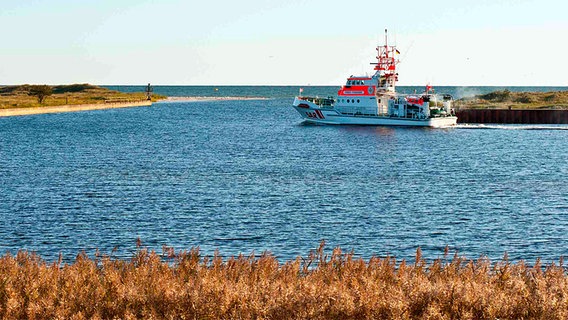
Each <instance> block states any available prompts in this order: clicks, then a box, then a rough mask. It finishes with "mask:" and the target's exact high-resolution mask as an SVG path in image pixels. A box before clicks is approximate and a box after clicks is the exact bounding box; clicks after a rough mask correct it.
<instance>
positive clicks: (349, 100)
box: [341, 99, 361, 103]
mask: <svg viewBox="0 0 568 320" xmlns="http://www.w3.org/2000/svg"><path fill="white" fill-rule="evenodd" d="M341 102H347V103H355V99H341ZM359 102H361V100H360V99H357V103H359Z"/></svg>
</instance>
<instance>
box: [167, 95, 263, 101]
mask: <svg viewBox="0 0 568 320" xmlns="http://www.w3.org/2000/svg"><path fill="white" fill-rule="evenodd" d="M266 99H267V98H264V97H206V96H203V97H167V98H166V99H164V100H161V101H171V102H196V101H225V100H228V101H230V100H266Z"/></svg>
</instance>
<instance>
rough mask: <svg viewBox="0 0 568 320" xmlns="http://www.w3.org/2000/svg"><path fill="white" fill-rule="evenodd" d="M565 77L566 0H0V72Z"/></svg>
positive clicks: (36, 77) (18, 76)
mask: <svg viewBox="0 0 568 320" xmlns="http://www.w3.org/2000/svg"><path fill="white" fill-rule="evenodd" d="M385 29H388V30H389V32H388V34H389V44H396V45H397V47H398V49H399V51H401V54H400V60H401V62H400V64H399V85H423V84H426V83H430V84H433V85H463V86H493V85H496V86H517V85H518V86H523V85H524V86H568V62H567V60H566V59H567V57H568V41H567V38H568V2H567V1H565V0H538V1H532V0H475V1H461V0H421V1H414V0H397V1H379V0H374V1H367V0H362V1H350V2H347V1H337V0H311V1H308V0H279V1H272V0H240V1H234V0H217V1H203V0H189V1H187V0H185V1H182V0H138V1H134V0H120V1H117V0H114V1H110V0H96V1H95V0H81V1H76V0H21V1H15V0H0V30H2V41H0V84H24V83H31V84H44V83H45V84H70V83H91V84H99V85H104V84H108V85H111V84H116V85H120V84H124V85H143V84H146V83H149V82H150V83H152V84H155V85H341V84H343V83H344V82H345V79H346V78H347V77H348V76H350V75H365V74H370V73H372V66H371V65H370V64H369V63H370V62H373V61H374V60H375V56H376V54H375V53H376V51H375V47H376V46H377V45H382V44H383V42H384V30H385Z"/></svg>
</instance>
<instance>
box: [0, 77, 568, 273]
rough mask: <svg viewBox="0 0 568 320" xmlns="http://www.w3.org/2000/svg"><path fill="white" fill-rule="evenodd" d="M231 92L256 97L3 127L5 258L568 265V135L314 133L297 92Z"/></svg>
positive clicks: (481, 128) (38, 118)
mask: <svg viewBox="0 0 568 320" xmlns="http://www.w3.org/2000/svg"><path fill="white" fill-rule="evenodd" d="M111 88H112V86H111ZM129 88H130V87H120V88H119V89H122V90H125V91H126V90H129ZM168 88H169V89H168V90H170V91H171V90H174V89H171V87H168ZM215 88H216V87H186V88H185V89H184V87H179V88H178V89H175V90H177V91H175V90H174V91H175V92H176V94H170V95H177V96H190V95H198V96H205V95H208V94H206V93H207V92H219V91H226V90H225V89H226V88H224V87H220V88H217V89H218V90H215ZM162 89H163V88H162ZM162 89H160V88H159V87H157V88H155V92H158V93H159V91H162ZM229 89H231V90H232V92H230V93H227V92H224V93H223V92H222V93H221V94H223V95H226V96H239V95H240V96H261V97H264V98H265V99H258V100H240V101H239V100H234V101H201V102H160V103H155V104H154V105H153V106H152V107H141V108H127V109H113V110H100V111H86V112H77V113H60V114H43V115H31V116H21V117H9V118H0V181H1V193H0V253H1V254H4V253H5V252H7V251H10V252H12V253H15V252H16V251H17V250H29V251H36V252H37V253H38V254H39V255H40V256H42V257H44V258H45V259H47V260H54V259H57V256H58V255H59V253H62V254H63V256H64V257H65V258H66V259H73V258H74V257H75V255H77V254H78V253H79V252H81V251H83V250H84V251H85V252H86V253H87V254H89V255H92V254H94V252H95V251H96V250H97V249H98V250H99V251H101V252H103V253H107V254H111V253H112V254H113V256H116V257H130V256H131V255H132V253H133V252H134V251H135V250H136V239H137V238H140V239H141V241H142V245H143V246H144V247H148V248H150V249H154V250H156V251H158V252H161V250H162V246H163V245H167V246H173V247H174V248H176V249H178V250H182V249H189V248H191V247H194V246H199V247H200V249H201V251H202V252H203V254H205V255H212V254H213V253H214V251H215V250H219V253H220V254H221V255H223V256H231V255H237V254H239V253H243V254H247V255H248V254H251V253H253V252H254V253H255V254H260V253H262V252H263V251H270V252H272V254H273V255H275V256H276V257H278V259H280V260H281V261H286V260H289V259H293V258H295V257H297V256H299V255H302V256H306V255H307V254H308V253H309V251H310V250H311V249H313V248H315V247H317V246H318V245H319V243H320V241H322V240H325V241H326V244H327V246H328V248H333V247H336V246H340V247H341V248H342V249H344V250H353V251H354V252H355V254H356V255H357V256H361V257H364V258H369V257H371V256H373V255H376V256H386V255H391V256H395V257H397V258H398V259H403V258H404V259H412V258H413V257H414V254H415V252H416V249H417V248H418V247H420V248H421V249H422V251H423V255H424V256H425V257H426V258H427V259H435V258H438V257H441V256H442V255H443V253H444V248H445V247H446V246H449V248H450V250H451V252H452V253H453V252H456V251H457V252H458V254H459V255H464V256H466V257H468V258H472V259H476V258H478V257H480V256H487V257H489V258H490V259H493V260H499V259H501V258H502V257H503V255H504V254H505V253H507V254H508V257H509V259H510V260H513V261H517V260H521V259H522V260H527V261H533V262H534V260H535V259H536V258H538V257H540V258H542V259H543V260H544V261H547V262H552V261H558V259H559V258H560V257H561V256H565V255H567V254H568V185H567V181H568V179H567V176H568V130H567V129H568V128H567V127H566V126H555V125H542V126H534V125H531V126H522V125H515V126H513V125H460V126H457V127H455V128H448V129H428V128H397V127H363V126H322V125H309V124H307V123H305V122H303V121H302V120H301V118H300V117H299V115H298V114H297V113H296V111H295V110H294V109H293V108H292V107H291V103H292V100H293V94H294V91H296V92H297V89H298V88H297V87H284V89H282V90H280V91H279V89H278V88H273V87H272V88H269V87H261V88H257V90H255V89H254V87H242V88H241V90H239V89H238V88H236V87H230V88H229ZM331 89H332V88H330V90H331ZM470 89H471V91H473V90H475V91H483V88H482V89H481V90H480V89H479V88H470ZM545 89H546V88H545ZM247 90H248V92H246V91H247ZM263 90H267V91H270V90H273V91H274V92H275V93H262V94H261V93H259V92H265V91H263ZM410 90H412V88H411V89H410ZM511 90H512V89H511ZM551 90H554V89H551ZM306 91H308V89H305V90H304V93H306ZM543 91H545V90H544V89H543ZM548 91H550V90H548ZM243 92H246V94H245V93H243ZM162 93H163V92H162ZM314 93H315V92H314ZM316 94H317V93H316ZM325 94H326V93H323V94H322V95H325ZM454 94H455V93H454ZM286 95H290V96H286ZM283 96H286V97H283Z"/></svg>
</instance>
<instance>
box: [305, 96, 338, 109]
mask: <svg viewBox="0 0 568 320" xmlns="http://www.w3.org/2000/svg"><path fill="white" fill-rule="evenodd" d="M300 99H301V100H305V101H309V102H312V103H314V104H316V105H318V106H320V107H322V108H332V107H333V105H334V103H335V99H333V98H332V97H328V98H320V97H300Z"/></svg>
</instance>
